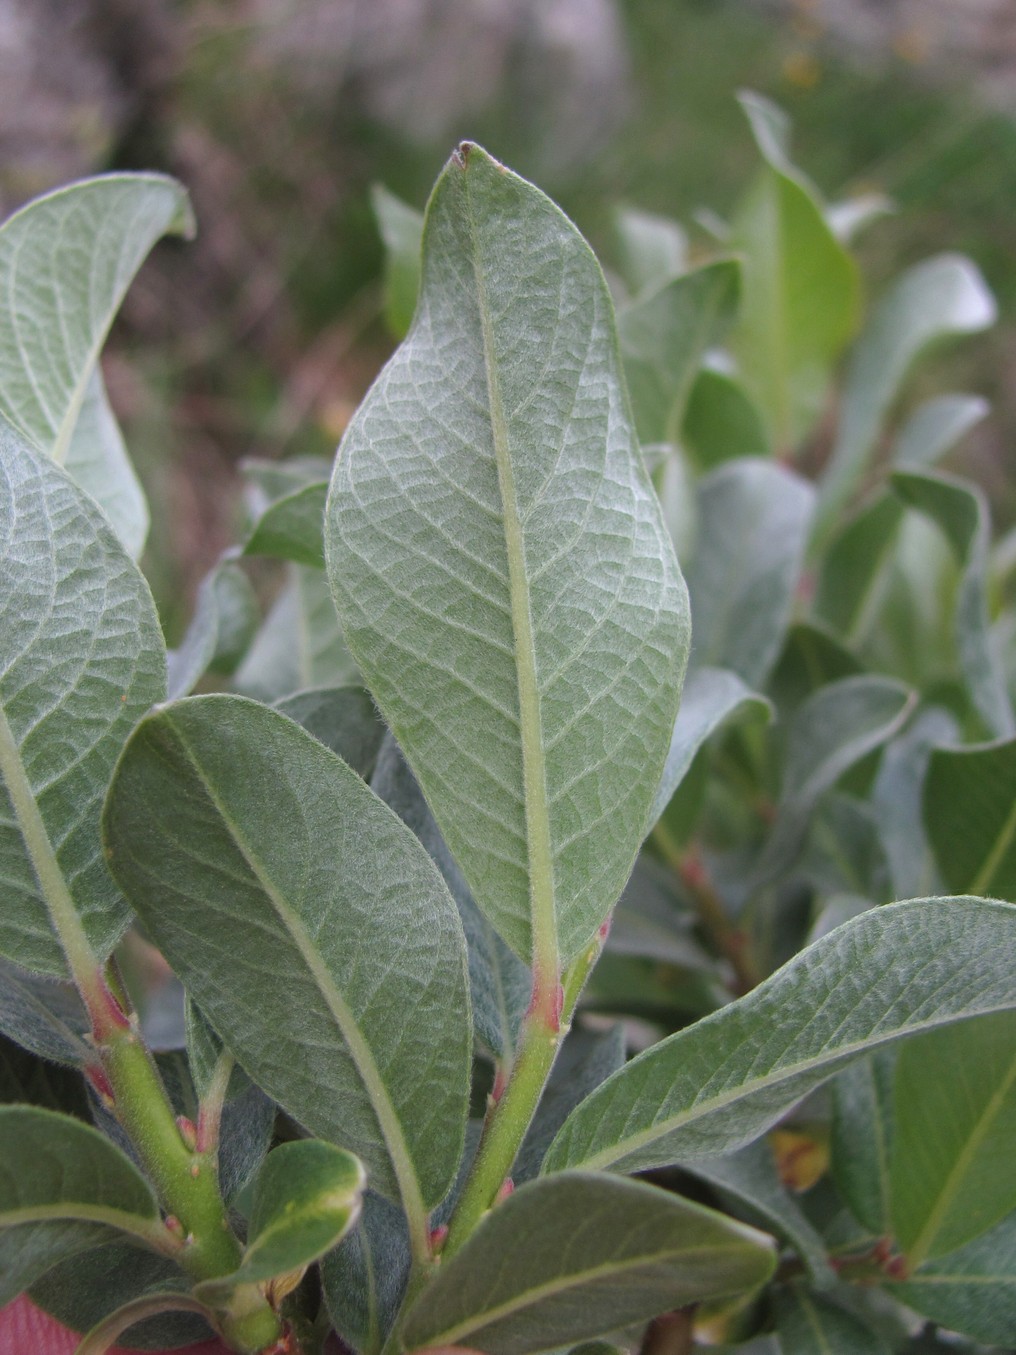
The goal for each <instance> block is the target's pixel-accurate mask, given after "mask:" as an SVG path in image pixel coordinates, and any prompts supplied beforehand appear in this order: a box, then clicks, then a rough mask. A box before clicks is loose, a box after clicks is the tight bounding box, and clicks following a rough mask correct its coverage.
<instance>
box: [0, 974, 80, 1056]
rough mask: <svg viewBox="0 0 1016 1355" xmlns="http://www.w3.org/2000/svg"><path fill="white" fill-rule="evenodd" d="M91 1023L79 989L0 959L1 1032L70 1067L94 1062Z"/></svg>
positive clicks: (39, 1053)
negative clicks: (87, 1038) (79, 995)
mask: <svg viewBox="0 0 1016 1355" xmlns="http://www.w3.org/2000/svg"><path fill="white" fill-rule="evenodd" d="M90 1030H91V1023H90V1021H89V1020H88V1016H87V1015H86V1013H85V1009H84V1006H83V1004H82V1002H81V999H80V997H78V994H77V991H76V990H75V989H74V988H72V987H71V985H70V984H66V983H60V984H57V983H53V982H52V981H51V980H47V979H43V978H40V977H39V976H38V975H36V974H31V973H28V972H27V971H26V970H24V969H20V968H19V967H18V966H17V965H12V964H9V963H8V962H7V961H6V960H0V1032H2V1033H3V1034H4V1035H7V1036H8V1037H9V1038H10V1039H12V1040H16V1041H17V1042H18V1044H19V1045H21V1046H22V1047H23V1048H24V1049H29V1050H31V1051H32V1053H33V1054H38V1055H39V1057H40V1058H43V1059H51V1060H53V1062H55V1063H64V1064H67V1065H69V1066H70V1067H80V1066H82V1065H84V1064H85V1063H90V1062H91V1060H92V1058H93V1057H94V1052H93V1050H92V1048H91V1046H90V1045H88V1044H87V1043H86V1042H85V1036H86V1035H87V1034H89V1032H90Z"/></svg>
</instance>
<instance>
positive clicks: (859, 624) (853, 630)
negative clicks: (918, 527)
mask: <svg viewBox="0 0 1016 1355" xmlns="http://www.w3.org/2000/svg"><path fill="white" fill-rule="evenodd" d="M902 518H903V506H902V504H901V503H900V502H899V500H898V499H896V498H894V497H893V495H891V494H880V495H878V496H877V497H876V498H874V499H872V500H871V502H870V503H867V504H865V505H864V506H863V507H862V508H860V509H859V510H858V512H857V513H855V514H854V516H853V517H852V518H850V520H849V521H848V522H846V523H845V524H844V525H843V527H842V528H841V529H840V531H839V532H838V533H837V534H836V536H835V537H834V538H833V540H832V542H831V543H830V545H829V548H828V549H827V551H826V552H825V555H824V556H823V559H822V564H821V569H820V573H819V576H818V584H817V586H816V589H815V614H816V615H817V616H819V617H821V619H822V620H823V621H824V622H825V623H826V624H827V625H828V626H829V627H831V629H832V630H834V631H836V632H837V634H839V635H842V636H843V638H844V639H845V640H846V642H847V643H848V644H856V643H857V641H858V639H859V638H860V637H862V636H863V635H864V634H865V633H866V632H867V630H868V628H869V626H870V624H871V621H872V616H873V613H874V611H875V608H876V606H877V604H878V601H879V585H880V584H884V582H885V567H886V565H887V563H888V561H889V558H890V555H891V552H892V548H893V546H894V545H895V543H896V537H897V534H898V531H899V525H900V522H901V521H902Z"/></svg>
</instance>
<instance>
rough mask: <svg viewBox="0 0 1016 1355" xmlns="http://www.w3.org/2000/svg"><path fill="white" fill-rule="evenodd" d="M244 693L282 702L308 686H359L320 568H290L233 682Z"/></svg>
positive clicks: (261, 698) (299, 566) (262, 699)
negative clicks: (285, 581) (284, 583)
mask: <svg viewBox="0 0 1016 1355" xmlns="http://www.w3.org/2000/svg"><path fill="white" fill-rule="evenodd" d="M234 681H235V683H236V686H237V688H238V690H239V691H241V692H243V694H244V695H245V696H253V697H256V698H257V699H258V700H260V701H278V700H280V699H281V698H282V697H286V696H291V695H292V694H293V693H294V692H299V691H303V690H304V689H305V688H307V687H331V686H340V685H344V684H347V683H351V682H356V681H357V672H356V664H355V663H354V662H353V660H352V659H351V658H350V657H349V654H348V652H347V650H346V646H345V645H344V643H343V641H342V633H341V632H340V630H339V626H338V622H337V621H336V619H335V607H334V605H333V604H332V598H331V593H330V592H329V591H328V584H327V583H326V582H325V578H324V575H323V574H322V572H321V570H320V569H314V568H311V566H309V565H293V564H291V565H290V566H289V578H288V581H287V583H286V585H285V587H284V588H283V589H282V592H281V593H279V595H278V597H277V598H276V599H275V601H274V602H273V603H272V606H271V608H270V609H269V612H268V615H267V616H266V617H265V619H264V621H263V623H262V625H261V629H260V630H259V631H258V633H257V635H256V636H255V637H254V641H253V643H252V644H251V647H250V649H249V650H248V652H247V655H246V657H245V658H244V661H243V663H242V664H241V665H240V667H239V668H238V669H237V672H236V676H235V679H234Z"/></svg>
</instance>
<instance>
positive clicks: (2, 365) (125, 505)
mask: <svg viewBox="0 0 1016 1355" xmlns="http://www.w3.org/2000/svg"><path fill="white" fill-rule="evenodd" d="M193 225H194V223H193V218H192V216H191V212H190V207H189V205H188V202H187V195H186V193H185V192H184V190H183V189H182V188H181V187H180V185H179V184H177V183H174V182H173V180H172V179H167V178H164V177H163V176H161V175H157V174H111V175H108V176H105V177H102V178H97V179H87V180H84V181H82V182H81V183H76V184H71V185H70V186H69V187H67V188H61V189H58V190H57V192H55V193H49V194H47V195H46V196H45V197H42V198H37V199H36V200H35V201H34V202H30V203H29V204H28V205H27V206H26V207H23V208H22V209H21V211H19V212H16V213H15V214H14V215H13V216H12V217H11V218H10V219H9V220H8V221H7V222H5V223H4V225H3V226H2V227H0V296H2V297H3V298H4V300H3V303H2V306H0V414H3V415H4V416H5V417H6V418H7V419H9V420H10V422H11V423H12V424H13V425H14V427H15V428H17V429H18V430H19V431H20V432H21V433H22V434H23V435H24V436H25V437H26V438H27V439H28V440H29V441H30V442H32V443H33V444H34V445H35V446H36V447H38V448H39V449H40V450H41V451H43V452H45V453H46V454H47V455H49V456H51V457H53V459H54V460H55V461H56V462H58V463H59V464H61V465H65V466H66V467H67V470H68V471H69V472H70V473H71V475H72V476H73V478H74V479H75V480H76V481H77V482H78V484H80V485H81V486H82V488H84V489H86V490H87V491H88V492H89V493H90V494H92V495H94V496H95V498H96V499H97V500H98V502H99V503H100V504H101V506H102V507H103V508H104V509H105V511H106V512H107V513H108V515H109V518H110V521H111V522H112V523H113V526H114V529H115V530H116V532H117V535H118V536H119V537H120V539H121V540H122V541H123V544H124V546H125V548H126V549H127V550H128V551H129V552H130V553H131V554H132V555H135V556H137V555H138V554H140V551H141V547H142V546H143V544H144V539H145V535H146V532H147V527H148V513H147V508H146V506H145V502H144V495H143V494H142V491H141V487H140V485H139V484H138V482H137V479H136V477H135V475H134V471H133V469H132V468H131V465H130V462H129V461H128V460H127V457H126V454H125V452H124V448H123V440H122V438H121V436H120V431H119V429H118V428H117V426H116V422H115V420H114V418H113V415H112V412H111V410H110V408H109V403H108V401H107V399H106V392H105V389H104V387H103V383H102V377H101V374H100V372H99V368H98V359H99V352H100V350H101V348H102V344H103V341H104V340H105V338H106V334H107V332H108V331H109V327H110V325H111V324H112V322H113V317H114V316H115V314H116V312H117V310H118V309H119V307H120V303H121V301H122V300H123V298H124V294H125V293H126V291H127V288H128V287H129V286H130V283H131V281H132V279H133V277H134V275H135V273H136V272H137V270H138V268H139V267H140V266H141V264H142V262H143V261H144V259H145V256H146V255H147V254H148V252H149V250H150V249H151V248H152V246H153V245H154V244H155V242H156V240H158V239H159V237H160V236H162V235H165V234H166V233H167V232H173V233H178V234H184V235H189V234H192V233H193Z"/></svg>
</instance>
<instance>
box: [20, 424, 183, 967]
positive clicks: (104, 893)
mask: <svg viewBox="0 0 1016 1355" xmlns="http://www.w3.org/2000/svg"><path fill="white" fill-rule="evenodd" d="M0 550H2V553H3V590H2V592H0V876H2V877H3V879H4V887H5V891H6V901H5V906H4V910H3V915H2V917H0V952H2V953H3V954H5V955H7V956H9V957H10V958H11V959H12V960H14V961H16V962H17V963H18V964H19V965H22V966H23V967H24V968H26V969H30V970H34V971H35V972H37V973H42V974H51V975H55V976H63V975H64V973H65V972H66V961H65V958H64V953H63V949H62V947H61V945H60V943H59V942H58V940H57V937H56V935H55V933H54V931H53V926H52V923H51V920H50V918H51V910H53V909H54V908H56V909H57V910H58V911H61V910H62V911H64V912H67V911H70V910H72V909H74V910H76V911H77V914H78V916H79V917H80V919H81V923H82V925H83V926H84V929H85V934H86V936H87V937H88V940H89V941H90V942H91V944H92V946H93V948H94V949H95V950H96V951H97V952H98V954H99V955H100V957H103V958H104V957H105V956H106V955H108V954H109V952H110V950H111V949H112V948H113V946H114V945H115V944H116V941H117V939H118V938H119V936H120V934H121V933H122V931H123V929H124V927H125V926H126V925H127V921H128V918H129V916H130V911H129V909H128V907H127V904H126V903H125V902H124V900H123V898H122V897H121V896H120V894H119V893H118V891H117V889H116V887H115V886H114V884H113V881H112V879H111V878H110V876H109V872H108V871H107V869H106V866H105V863H104V861H103V859H102V851H101V843H100V839H99V815H100V811H101V808H102V797H103V795H104V794H105V790H106V786H107V785H108V783H109V777H110V774H111V772H112V770H113V764H114V763H115V761H116V758H117V756H118V754H119V752H120V748H121V746H122V743H123V741H124V739H125V738H126V737H127V734H128V732H129V730H130V729H131V726H132V725H133V724H134V722H135V721H136V720H137V718H138V717H139V716H140V715H141V714H142V712H143V711H145V710H147V709H148V707H149V706H150V705H151V704H152V702H154V701H159V700H161V699H162V696H163V692H164V690H165V662H166V661H165V651H164V648H163V644H162V633H161V631H160V629H159V623H158V620H157V618H156V615H155V606H154V603H153V602H152V595H151V593H150V592H149V591H148V585H147V584H146V583H145V581H144V579H143V578H142V576H141V574H140V572H139V570H138V568H137V566H136V565H135V564H134V562H133V560H131V559H130V557H129V556H128V555H127V554H126V552H125V551H124V549H123V547H122V546H121V544H120V542H119V541H118V540H117V538H116V537H115V536H114V535H113V532H112V530H111V528H110V526H109V524H108V523H107V521H106V519H105V518H104V516H103V515H102V513H101V512H100V511H99V509H98V508H97V507H96V505H95V503H94V502H93V501H92V500H91V499H90V498H89V497H88V496H87V495H86V494H84V493H83V492H82V491H81V490H80V489H78V487H77V486H76V485H75V484H73V482H72V481H71V480H70V479H69V478H68V476H67V475H66V473H65V472H64V471H63V470H61V469H60V467H59V466H56V465H54V464H53V463H52V462H51V461H49V460H48V459H46V458H43V457H40V456H39V455H38V454H37V453H34V452H32V451H31V450H30V449H29V447H28V446H27V445H26V444H25V443H23V442H22V440H21V439H20V438H19V437H18V436H16V435H15V434H13V433H11V432H10V431H9V430H6V429H5V428H4V427H3V426H2V421H0ZM68 895H69V896H68Z"/></svg>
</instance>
